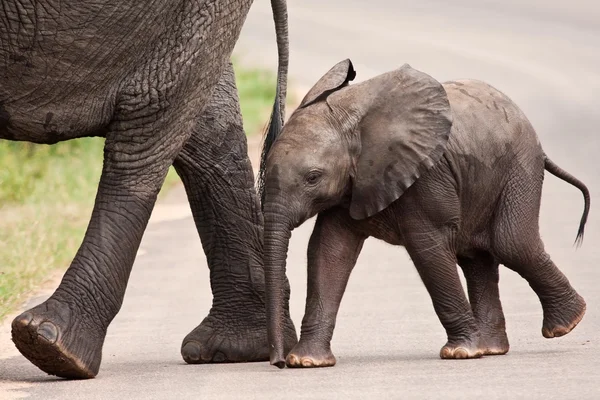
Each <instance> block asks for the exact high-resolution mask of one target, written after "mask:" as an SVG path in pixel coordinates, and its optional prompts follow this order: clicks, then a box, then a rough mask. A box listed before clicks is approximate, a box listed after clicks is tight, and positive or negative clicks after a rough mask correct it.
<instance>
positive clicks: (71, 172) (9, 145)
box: [0, 63, 275, 320]
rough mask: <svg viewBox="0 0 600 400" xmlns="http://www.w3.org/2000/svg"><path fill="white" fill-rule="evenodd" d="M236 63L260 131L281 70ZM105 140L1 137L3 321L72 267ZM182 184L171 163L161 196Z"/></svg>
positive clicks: (250, 126) (248, 121)
mask: <svg viewBox="0 0 600 400" xmlns="http://www.w3.org/2000/svg"><path fill="white" fill-rule="evenodd" d="M234 64H235V71H236V78H237V84H238V88H239V96H240V103H241V108H242V115H243V116H244V127H245V129H246V132H247V133H248V134H256V133H257V132H260V131H261V129H262V127H263V126H264V124H265V122H266V121H267V119H268V117H269V113H270V110H271V106H272V101H273V98H274V95H275V75H274V74H273V73H271V72H270V71H265V70H260V69H247V68H241V67H239V65H238V64H237V63H234ZM103 144H104V140H103V139H101V138H85V139H77V140H72V141H68V142H64V143H58V144H56V145H53V146H46V145H35V144H31V143H20V142H9V141H6V140H0V320H2V318H3V317H4V316H6V314H7V313H9V312H10V311H11V310H12V309H14V308H15V307H16V306H17V305H18V304H19V303H20V302H21V301H23V300H24V299H25V298H27V296H28V295H29V294H30V293H31V291H32V290H34V289H35V288H36V287H38V286H39V285H41V284H43V283H44V282H45V281H46V280H48V279H51V278H53V277H54V276H55V274H57V273H62V272H63V271H64V270H65V269H66V268H67V267H68V265H69V263H70V261H71V259H72V258H73V256H74V255H75V252H76V251H77V248H78V247H79V245H80V244H81V240H82V239H83V235H84V233H85V229H86V226H87V223H88V221H89V217H90V215H91V212H92V207H93V204H94V197H95V195H96V187H97V185H98V180H99V178H100V172H101V169H102V148H103ZM178 181H179V178H178V177H177V175H176V173H175V171H174V170H173V168H171V170H170V171H169V175H168V176H167V180H166V183H165V186H164V187H163V190H162V192H161V195H162V194H164V192H165V191H167V190H168V189H169V188H171V187H172V186H173V185H174V184H175V183H177V182H178Z"/></svg>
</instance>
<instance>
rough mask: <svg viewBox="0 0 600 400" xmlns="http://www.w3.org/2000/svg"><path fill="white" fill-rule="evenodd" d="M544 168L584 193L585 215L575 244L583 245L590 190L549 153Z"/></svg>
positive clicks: (545, 158)
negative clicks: (551, 158)
mask: <svg viewBox="0 0 600 400" xmlns="http://www.w3.org/2000/svg"><path fill="white" fill-rule="evenodd" d="M544 168H545V169H546V171H548V172H550V173H551V174H552V175H554V176H556V177H557V178H560V179H562V180H563V181H565V182H568V183H570V184H571V185H573V186H575V187H576V188H578V189H579V190H581V193H583V201H584V207H583V215H582V216H581V222H579V230H578V231H577V238H576V239H575V244H576V245H577V246H580V245H581V242H582V241H583V231H584V229H585V223H586V222H587V218H588V214H589V213H590V191H589V190H588V188H587V186H585V184H584V183H583V182H581V181H580V180H579V179H577V178H575V177H574V176H573V175H571V174H570V173H568V172H567V171H565V170H564V169H562V168H561V167H559V166H558V165H556V164H555V163H554V162H553V161H552V160H550V159H549V158H548V156H547V155H545V154H544Z"/></svg>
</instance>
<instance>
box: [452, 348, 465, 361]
mask: <svg viewBox="0 0 600 400" xmlns="http://www.w3.org/2000/svg"><path fill="white" fill-rule="evenodd" d="M454 358H456V359H461V360H462V359H465V358H469V352H468V351H467V349H465V348H462V347H459V348H457V349H456V350H454Z"/></svg>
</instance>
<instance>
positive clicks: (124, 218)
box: [12, 116, 186, 378]
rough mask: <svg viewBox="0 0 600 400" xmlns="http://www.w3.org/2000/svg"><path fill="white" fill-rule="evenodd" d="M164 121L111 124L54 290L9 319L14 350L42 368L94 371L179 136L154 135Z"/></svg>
mask: <svg viewBox="0 0 600 400" xmlns="http://www.w3.org/2000/svg"><path fill="white" fill-rule="evenodd" d="M173 117H175V116H173ZM123 121H127V120H126V119H124V120H123ZM172 122H174V121H172ZM164 123H166V121H163V124H160V123H155V124H151V125H141V126H137V127H135V128H134V125H132V121H127V129H126V130H122V129H121V128H122V126H121V123H120V121H119V122H115V123H114V124H113V125H112V126H111V129H110V131H109V132H108V134H107V135H106V143H105V151H104V154H105V157H104V166H103V170H102V176H101V178H100V184H99V186H98V194H97V196H96V202H95V205H94V210H93V212H92V217H91V220H90V223H89V225H88V229H87V232H86V234H85V237H84V240H83V243H82V244H81V247H80V248H79V250H78V252H77V254H76V256H75V258H74V260H73V262H72V263H71V266H70V267H69V268H68V269H67V271H66V273H65V275H64V276H63V279H62V281H61V283H60V286H59V287H58V288H57V289H56V291H55V292H54V294H53V295H52V296H51V297H50V298H49V299H48V300H47V301H46V302H44V303H42V304H40V305H39V306H37V307H34V308H33V309H31V310H29V311H26V312H24V313H23V314H21V315H20V316H18V317H17V318H16V319H15V320H14V321H13V323H12V334H13V341H14V342H15V345H16V346H17V348H18V349H19V350H20V351H21V353H22V354H23V355H24V356H25V357H27V358H28V359H29V360H30V361H31V362H32V363H34V364H35V365H36V366H38V367H39V368H40V369H42V370H43V371H45V372H47V373H49V374H53V375H57V376H61V377H65V378H92V377H94V376H95V375H96V374H97V373H98V370H99V368H100V362H101V358H102V346H103V343H104V338H105V336H106V331H107V328H108V325H109V324H110V322H111V321H112V319H113V318H114V317H115V316H116V314H117V312H118V311H119V309H120V308H121V304H122V302H123V297H124V295H125V289H126V286H127V282H128V279H129V274H130V272H131V267H132V265H133V262H134V259H135V256H136V253H137V250H138V248H139V245H140V242H141V239H142V235H143V233H144V230H145V228H146V225H147V223H148V220H149V217H150V214H151V212H152V209H153V206H154V203H155V201H156V197H157V194H158V192H159V191H160V188H161V186H162V183H163V181H164V178H165V176H166V174H167V171H168V168H169V165H170V164H171V163H172V160H173V159H174V158H175V155H176V154H177V153H178V151H179V149H180V146H182V145H183V141H184V138H185V136H186V134H185V133H183V132H180V131H178V130H171V131H170V132H169V133H168V134H167V138H171V137H177V139H175V138H173V139H171V140H164V137H160V136H158V135H154V134H153V132H156V131H159V130H162V128H164ZM172 126H181V125H179V124H172ZM132 137H136V138H137V140H132ZM177 140H180V141H181V143H179V144H178V142H177ZM164 143H172V144H171V145H169V146H165V145H164Z"/></svg>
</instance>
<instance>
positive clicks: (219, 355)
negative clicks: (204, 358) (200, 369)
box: [213, 351, 227, 363]
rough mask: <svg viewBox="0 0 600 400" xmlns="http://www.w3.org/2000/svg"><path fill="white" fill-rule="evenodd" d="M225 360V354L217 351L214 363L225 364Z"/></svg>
mask: <svg viewBox="0 0 600 400" xmlns="http://www.w3.org/2000/svg"><path fill="white" fill-rule="evenodd" d="M225 360H227V357H225V354H223V353H221V352H220V351H217V352H216V353H215V355H214V356H213V361H214V362H218V363H222V362H225Z"/></svg>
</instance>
